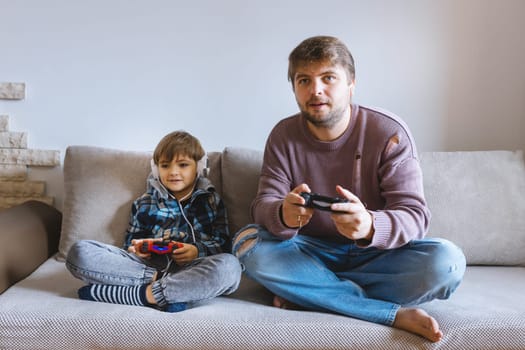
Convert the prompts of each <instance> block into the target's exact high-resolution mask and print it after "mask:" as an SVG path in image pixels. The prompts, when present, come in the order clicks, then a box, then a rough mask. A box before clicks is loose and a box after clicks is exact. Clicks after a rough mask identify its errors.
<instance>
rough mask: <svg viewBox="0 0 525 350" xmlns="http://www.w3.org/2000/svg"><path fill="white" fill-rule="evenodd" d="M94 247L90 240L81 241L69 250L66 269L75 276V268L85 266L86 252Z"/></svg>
mask: <svg viewBox="0 0 525 350" xmlns="http://www.w3.org/2000/svg"><path fill="white" fill-rule="evenodd" d="M92 246H93V242H92V241H90V240H80V241H77V242H75V243H73V245H72V246H71V248H69V251H68V253H67V256H66V267H67V268H68V270H69V271H71V273H73V274H74V272H75V270H76V269H75V268H76V267H79V266H84V265H85V259H84V252H85V251H86V250H88V249H90V248H91V247H92Z"/></svg>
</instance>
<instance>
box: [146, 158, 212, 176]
mask: <svg viewBox="0 0 525 350" xmlns="http://www.w3.org/2000/svg"><path fill="white" fill-rule="evenodd" d="M150 165H151V174H153V177H154V178H156V179H159V177H160V175H159V167H158V166H157V164H155V161H154V160H153V158H151V160H150ZM209 173H210V168H208V155H207V154H206V153H205V154H204V156H203V157H202V158H201V159H200V160H199V161H198V162H197V176H203V177H208V174H209Z"/></svg>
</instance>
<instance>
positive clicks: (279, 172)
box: [251, 129, 297, 239]
mask: <svg viewBox="0 0 525 350" xmlns="http://www.w3.org/2000/svg"><path fill="white" fill-rule="evenodd" d="M276 133H278V132H277V131H276V130H275V129H274V130H273V131H272V133H271V134H270V136H269V137H268V141H267V143H266V148H265V151H264V157H263V165H262V169H261V176H260V179H259V189H258V192H257V196H256V197H255V200H254V201H253V203H252V208H251V210H252V216H253V218H254V220H255V222H256V223H257V224H260V225H262V226H264V227H265V228H266V229H267V230H268V231H269V232H271V233H272V234H273V235H274V236H276V237H278V238H280V239H290V238H292V237H294V236H295V235H296V234H297V230H296V229H291V228H289V227H287V226H286V225H285V224H284V222H283V221H282V219H281V205H282V202H283V199H284V197H285V196H286V194H287V193H288V192H290V191H291V190H292V188H291V180H290V179H291V176H290V161H289V155H288V154H287V152H286V150H285V147H284V146H283V143H282V141H281V140H283V138H282V137H281V136H280V135H276Z"/></svg>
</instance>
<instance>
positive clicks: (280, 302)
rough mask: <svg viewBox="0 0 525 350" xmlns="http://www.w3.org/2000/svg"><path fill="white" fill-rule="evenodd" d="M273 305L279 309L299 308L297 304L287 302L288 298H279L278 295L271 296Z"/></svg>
mask: <svg viewBox="0 0 525 350" xmlns="http://www.w3.org/2000/svg"><path fill="white" fill-rule="evenodd" d="M273 306H275V307H278V308H279V309H288V310H300V309H301V308H300V307H299V305H296V304H294V303H291V302H289V301H288V300H286V299H284V298H281V297H280V296H278V295H275V296H274V297H273Z"/></svg>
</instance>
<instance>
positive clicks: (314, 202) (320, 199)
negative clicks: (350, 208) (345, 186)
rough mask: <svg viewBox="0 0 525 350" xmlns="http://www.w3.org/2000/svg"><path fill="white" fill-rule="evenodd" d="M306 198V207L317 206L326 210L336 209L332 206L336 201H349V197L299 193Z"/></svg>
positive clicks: (316, 207)
mask: <svg viewBox="0 0 525 350" xmlns="http://www.w3.org/2000/svg"><path fill="white" fill-rule="evenodd" d="M299 195H300V196H301V197H303V198H304V200H305V204H304V206H305V207H308V208H315V209H319V210H325V211H334V210H332V209H330V206H331V205H332V204H334V203H347V202H348V199H345V198H338V197H328V196H323V195H320V194H318V193H309V192H301V193H299Z"/></svg>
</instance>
